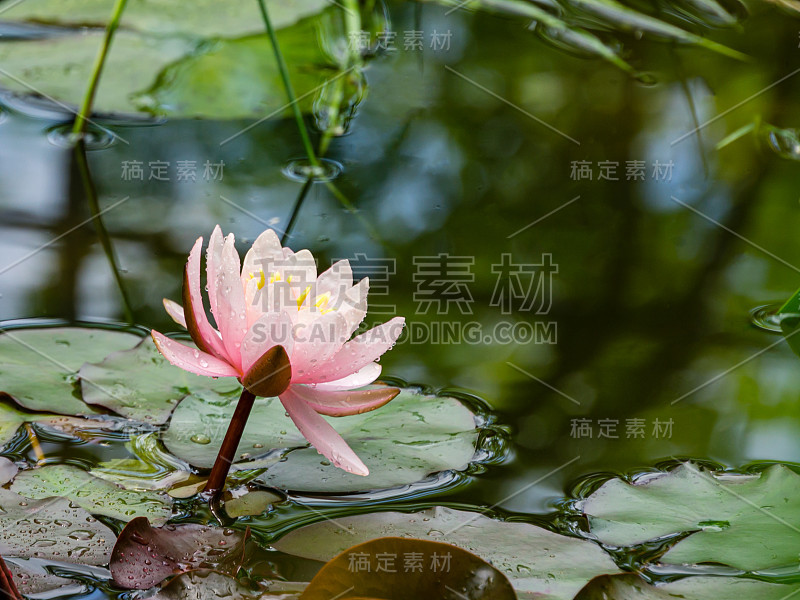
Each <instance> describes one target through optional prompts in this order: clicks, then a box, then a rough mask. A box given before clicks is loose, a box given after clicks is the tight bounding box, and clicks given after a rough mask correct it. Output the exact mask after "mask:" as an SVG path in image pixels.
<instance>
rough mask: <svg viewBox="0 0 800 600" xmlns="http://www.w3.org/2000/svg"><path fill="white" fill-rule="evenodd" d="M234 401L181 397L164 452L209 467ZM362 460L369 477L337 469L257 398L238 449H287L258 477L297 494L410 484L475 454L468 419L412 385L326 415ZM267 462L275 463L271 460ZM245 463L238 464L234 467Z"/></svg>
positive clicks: (267, 401)
mask: <svg viewBox="0 0 800 600" xmlns="http://www.w3.org/2000/svg"><path fill="white" fill-rule="evenodd" d="M235 408H236V402H230V401H229V400H228V399H226V398H222V397H220V396H218V395H212V394H205V395H203V396H202V397H201V396H196V395H192V396H188V397H187V398H185V399H184V400H183V401H182V402H181V403H180V404H179V405H178V407H177V408H176V409H175V412H174V414H173V416H172V420H171V421H170V424H169V429H168V430H167V431H166V433H165V434H164V436H163V440H164V443H165V444H166V446H167V448H168V449H169V451H170V452H172V453H174V454H175V455H176V456H178V457H179V458H181V459H183V460H185V461H186V462H188V463H190V464H192V465H194V466H196V467H203V468H210V467H211V466H212V465H213V464H214V460H215V459H216V456H217V453H218V451H219V448H220V446H221V444H222V438H223V437H224V435H225V432H226V430H227V426H228V423H230V420H231V417H232V415H233V411H234V410H235ZM326 419H327V420H328V421H329V422H330V423H331V425H332V426H333V427H334V428H335V429H336V430H337V431H338V432H339V433H340V434H341V435H342V437H343V438H344V439H345V440H346V441H347V443H348V444H349V445H350V447H351V448H352V449H353V450H354V451H355V452H356V454H358V456H359V457H360V458H361V459H362V460H363V461H364V464H366V465H367V467H368V468H369V470H370V475H368V476H367V477H361V476H359V475H352V474H350V473H347V472H345V471H343V470H341V469H338V468H336V467H334V466H333V465H331V464H330V463H329V462H328V461H326V460H325V457H323V456H322V455H321V454H319V453H318V452H317V451H316V450H315V449H314V448H312V447H308V442H306V440H305V439H304V438H303V436H302V435H301V434H300V432H299V431H297V427H296V426H295V425H294V423H293V422H292V420H291V419H290V418H289V417H287V416H286V411H285V409H284V408H283V405H282V404H281V403H280V401H279V400H277V399H275V398H258V399H257V400H256V402H255V405H254V407H253V411H252V413H251V414H250V418H249V420H248V423H247V426H246V427H245V430H244V435H243V436H242V441H241V443H240V445H239V448H238V453H239V455H240V456H241V455H245V456H248V455H252V456H254V457H256V456H257V455H258V454H263V453H265V452H267V451H269V450H272V449H279V448H290V449H292V450H291V451H290V452H289V453H288V456H287V458H286V460H283V461H280V462H277V463H275V464H273V465H272V466H270V467H269V468H268V469H267V471H266V472H265V473H263V474H262V475H260V476H259V478H258V479H259V481H261V482H263V483H264V484H266V485H268V486H270V487H276V488H281V489H289V490H294V491H301V492H359V491H364V490H370V489H386V488H392V487H396V486H400V485H408V484H412V483H416V482H418V481H420V480H421V479H423V478H425V477H426V476H427V475H430V474H432V473H436V472H439V471H445V470H451V469H452V470H456V471H461V470H464V469H466V468H467V466H468V465H469V463H470V462H471V461H472V460H473V457H474V455H475V444H476V441H477V437H478V429H477V427H476V423H475V416H474V415H473V414H472V412H471V411H470V410H469V409H468V408H467V407H466V406H464V404H462V403H461V402H459V401H458V400H456V399H454V398H447V397H443V396H426V395H422V394H418V393H416V392H414V391H411V390H406V391H403V392H401V393H400V395H399V396H397V398H395V399H394V400H392V402H390V403H389V404H387V405H386V406H384V407H381V408H380V409H378V410H374V411H371V412H367V413H363V414H360V415H352V416H347V417H337V418H333V417H330V418H328V417H326ZM273 462H274V461H273ZM247 465H248V463H246V462H243V463H237V466H238V467H239V468H240V469H244V468H247Z"/></svg>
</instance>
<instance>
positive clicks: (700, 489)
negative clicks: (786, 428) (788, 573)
mask: <svg viewBox="0 0 800 600" xmlns="http://www.w3.org/2000/svg"><path fill="white" fill-rule="evenodd" d="M577 507H578V508H579V509H580V510H582V511H583V512H584V513H586V514H587V515H588V517H589V524H590V527H591V531H592V533H593V534H594V535H595V536H597V538H598V539H599V540H600V541H601V542H603V543H604V544H609V545H611V546H634V545H638V544H642V543H644V542H647V541H650V540H657V539H661V538H665V537H667V536H671V535H674V534H678V533H684V532H694V533H692V534H691V535H690V536H688V537H687V538H686V539H684V540H682V541H680V542H678V543H677V544H676V545H675V546H673V547H672V548H671V549H670V550H668V551H667V552H666V554H664V556H663V557H662V558H661V559H660V560H661V562H664V563H668V564H682V563H703V562H715V563H722V564H726V565H729V566H731V567H735V568H737V569H743V570H745V571H756V570H762V569H769V568H773V567H783V566H787V565H796V564H797V549H798V548H800V475H797V474H796V473H795V472H794V471H792V470H791V469H789V468H787V467H784V466H782V465H775V466H772V467H770V468H768V469H767V470H765V471H764V472H763V473H760V474H753V475H732V474H726V473H710V472H707V471H701V470H700V469H699V468H698V467H695V466H693V465H690V464H684V465H681V466H679V467H678V468H676V469H674V470H672V471H670V472H669V473H663V474H659V475H656V476H650V477H646V478H644V479H642V480H641V481H639V482H636V483H633V484H631V483H628V482H626V481H623V480H621V479H612V480H610V481H608V482H606V483H605V484H603V485H602V486H601V487H600V488H599V489H598V490H597V491H596V492H594V493H593V494H592V495H591V496H589V497H588V498H587V499H585V500H583V501H581V502H579V503H578V505H577Z"/></svg>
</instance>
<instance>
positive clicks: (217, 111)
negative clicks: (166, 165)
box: [0, 0, 332, 119]
mask: <svg viewBox="0 0 800 600" xmlns="http://www.w3.org/2000/svg"><path fill="white" fill-rule="evenodd" d="M75 2H76V3H80V4H86V5H89V7H88V8H86V10H83V11H78V12H77V13H76V14H73V15H70V16H69V17H66V16H65V15H68V14H69V13H68V12H67V10H66V9H65V8H64V7H63V6H62V5H61V4H60V3H55V2H52V3H48V4H52V7H50V6H48V7H45V8H46V10H45V9H44V8H41V9H40V8H39V7H36V6H34V7H25V6H23V5H24V4H27V0H26V2H24V3H20V4H19V5H17V6H15V7H13V8H12V9H10V10H9V11H8V12H9V13H15V10H14V9H19V13H20V14H19V15H18V17H19V19H22V20H24V19H26V18H28V16H30V18H36V19H39V20H41V21H43V22H47V23H60V22H61V21H60V18H63V19H65V20H66V22H67V24H70V25H76V28H75V29H67V30H66V31H63V30H61V31H60V32H59V35H55V36H49V37H34V38H31V39H16V40H10V41H3V42H2V43H0V61H1V62H2V64H3V73H0V85H2V86H3V87H4V88H6V89H8V90H10V91H12V92H14V93H16V94H21V95H23V96H25V95H34V96H37V97H38V96H44V97H46V98H47V99H48V100H51V101H53V100H54V101H55V102H54V103H53V108H54V109H56V110H59V111H63V110H65V105H66V106H68V107H73V108H74V107H77V106H78V105H79V104H80V103H81V101H82V99H83V96H84V94H85V92H86V82H87V81H89V80H90V77H91V74H92V68H93V64H94V59H95V56H96V54H97V51H98V49H99V48H100V47H101V45H102V42H103V35H104V33H103V31H102V29H92V30H88V31H87V30H85V29H82V28H79V27H77V24H78V23H82V22H90V23H94V22H96V21H98V20H99V19H98V16H99V15H100V14H101V13H104V12H105V11H103V10H100V9H97V8H96V7H95V6H92V5H96V4H108V3H107V2H77V0H75ZM70 3H74V2H72V1H71V2H70ZM32 4H43V3H41V2H39V3H37V2H36V1H35V0H34V1H33V2H32ZM130 4H131V5H147V6H145V7H142V11H144V9H145V8H150V7H149V5H150V4H152V3H150V2H143V1H140V2H131V3H130ZM156 4H157V5H158V6H157V7H155V8H159V7H160V8H163V9H164V12H169V13H171V14H170V15H165V16H164V17H163V18H161V19H160V18H159V12H158V10H155V11H154V12H152V13H148V14H147V15H146V16H145V15H144V13H143V12H141V11H140V12H139V13H137V12H136V11H134V12H133V13H131V14H132V15H133V16H132V17H131V18H132V19H133V21H134V22H135V23H136V24H141V25H142V27H141V29H126V28H124V27H123V28H122V29H120V30H119V31H118V32H117V33H116V35H115V36H114V40H113V43H112V45H111V48H110V50H109V52H108V56H107V59H106V65H105V68H104V71H103V76H102V78H101V79H100V83H99V85H98V89H97V96H96V99H95V104H94V107H95V111H96V112H97V113H101V114H112V115H113V114H133V115H139V116H143V117H148V118H149V117H150V116H152V115H158V116H170V117H209V118H217V119H239V118H251V117H263V116H264V115H270V114H273V113H274V114H283V113H284V112H288V110H289V108H288V106H287V97H286V93H285V91H284V88H283V85H282V80H281V77H280V72H279V70H278V66H277V63H276V61H275V57H274V53H273V50H272V46H271V44H270V41H269V38H268V37H267V36H266V35H265V34H264V31H265V30H264V25H263V22H262V21H261V18H260V15H259V13H258V5H257V3H256V2H247V6H248V7H249V8H248V10H242V11H241V12H240V13H239V14H236V15H235V17H234V18H235V20H236V22H237V24H238V26H232V28H231V29H230V30H228V29H226V27H225V21H226V18H227V16H230V15H232V14H233V7H232V6H228V5H227V3H226V5H225V8H224V10H220V9H219V3H214V6H215V8H213V9H212V8H209V9H208V10H207V11H206V12H205V13H202V7H201V6H192V8H191V10H189V11H187V10H186V9H185V7H183V8H180V7H177V5H175V4H174V3H172V2H167V1H166V0H164V1H162V2H157V3H156ZM204 4H211V3H210V2H209V1H206V2H204ZM235 4H237V5H239V4H242V2H241V1H239V0H237V1H236V2H235ZM276 4H277V3H276ZM286 4H287V5H294V6H296V8H297V11H292V10H290V9H289V8H288V7H284V8H282V9H281V10H280V11H276V12H277V13H281V14H282V15H283V17H282V18H281V21H280V23H283V24H285V25H290V26H288V27H285V28H283V29H280V30H279V31H278V33H277V35H278V39H279V42H280V44H281V49H282V51H283V54H284V56H285V58H286V61H287V63H288V64H289V65H290V71H291V77H292V82H293V84H294V87H295V90H296V92H297V95H298V96H299V97H300V98H301V99H302V107H303V108H304V109H305V108H308V107H310V106H311V105H312V103H313V99H314V98H313V95H308V97H306V93H307V92H309V91H311V90H314V89H315V88H317V87H318V86H319V85H320V84H322V83H323V82H324V80H325V78H329V77H332V74H331V71H330V69H329V67H330V66H331V65H330V63H331V61H330V59H329V58H327V57H326V55H325V54H324V52H323V51H322V49H321V48H320V44H319V43H318V31H317V26H316V23H315V21H314V20H313V19H311V20H309V19H306V20H303V21H300V22H297V23H295V21H297V20H298V18H299V17H300V16H303V15H306V14H311V13H315V12H319V10H321V9H322V8H328V7H330V4H328V3H326V2H325V1H324V0H295V1H294V2H289V3H286ZM56 6H57V9H56V8H53V7H56ZM56 10H57V12H54V11H56ZM189 13H192V14H195V15H201V14H202V16H203V17H204V19H203V23H204V25H197V27H196V28H195V27H194V26H193V25H192V23H193V20H192V19H186V16H187V14H189ZM250 13H254V14H253V15H252V18H247V16H246V15H248V14H250ZM109 14H110V10H109ZM177 14H179V15H180V19H177V17H176V15H177ZM81 15H84V16H85V17H86V18H85V19H81ZM126 15H128V13H126ZM6 16H7V13H4V14H3V15H2V17H6ZM128 16H130V15H128ZM218 17H219V18H218ZM173 18H174V19H176V20H175V21H174V22H173V21H170V19H173ZM73 19H77V21H73ZM124 21H125V20H124V19H123V24H124ZM151 21H153V22H160V24H161V25H160V27H155V28H151V27H149V26H148V24H149V23H150V22H151ZM160 30H165V32H166V33H168V34H169V35H166V34H164V35H162V34H161V33H160ZM245 34H247V36H246V37H239V36H240V35H245ZM34 90H35V92H34Z"/></svg>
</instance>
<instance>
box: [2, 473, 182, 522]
mask: <svg viewBox="0 0 800 600" xmlns="http://www.w3.org/2000/svg"><path fill="white" fill-rule="evenodd" d="M11 489H12V491H14V492H17V493H18V494H20V495H23V496H26V497H28V498H37V499H38V498H49V497H51V496H58V497H61V498H65V499H67V500H70V501H71V502H73V503H75V504H76V505H78V506H80V507H81V508H84V509H86V510H87V511H89V512H90V513H92V514H96V515H105V516H108V517H114V518H115V519H120V520H122V521H130V520H132V519H135V518H136V517H147V518H149V519H150V521H151V522H153V523H156V524H159V525H160V524H163V523H166V522H167V520H168V519H169V518H170V516H171V515H172V501H171V499H170V497H169V496H167V495H166V494H158V493H156V492H146V491H136V490H125V489H123V488H121V487H119V486H117V485H114V484H113V483H111V482H109V481H105V480H103V479H98V478H97V477H92V476H91V475H90V474H89V473H87V472H86V471H84V470H82V469H79V468H77V467H72V466H69V465H49V466H44V467H41V468H38V469H31V470H29V471H23V472H21V473H19V474H18V475H17V476H16V477H15V478H14V483H13V484H12V486H11Z"/></svg>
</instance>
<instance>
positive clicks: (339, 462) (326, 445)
mask: <svg viewBox="0 0 800 600" xmlns="http://www.w3.org/2000/svg"><path fill="white" fill-rule="evenodd" d="M294 387H295V386H289V389H287V390H286V391H285V392H284V393H283V394H281V395H280V400H281V403H282V404H283V406H284V408H285V409H286V411H287V412H288V413H289V416H290V417H291V419H292V421H294V424H295V425H297V428H298V429H299V430H300V433H302V434H303V436H304V437H305V438H306V439H307V440H308V441H309V442H310V443H311V445H312V446H314V448H316V449H317V451H318V452H319V453H320V454H322V455H323V456H325V458H327V459H328V460H330V461H331V462H332V463H333V464H334V465H335V466H337V467H339V468H340V469H344V470H345V471H347V472H348V473H353V474H355V475H364V476H366V475H369V469H367V466H366V465H365V464H364V463H363V462H361V459H360V458H358V456H357V455H356V453H355V452H353V450H352V449H351V448H350V446H348V445H347V442H345V441H344V439H342V436H340V435H339V434H338V433H337V432H336V430H335V429H334V428H333V427H331V425H330V423H328V422H327V421H326V420H325V419H323V418H322V417H321V416H320V415H319V414H317V412H316V411H315V410H314V409H313V408H312V407H311V406H310V405H309V404H307V403H306V402H305V401H304V400H303V399H302V397H300V395H298V394H297V393H296V392H295V391H294V390H293V388H294Z"/></svg>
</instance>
